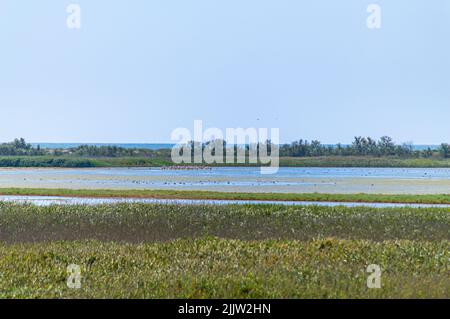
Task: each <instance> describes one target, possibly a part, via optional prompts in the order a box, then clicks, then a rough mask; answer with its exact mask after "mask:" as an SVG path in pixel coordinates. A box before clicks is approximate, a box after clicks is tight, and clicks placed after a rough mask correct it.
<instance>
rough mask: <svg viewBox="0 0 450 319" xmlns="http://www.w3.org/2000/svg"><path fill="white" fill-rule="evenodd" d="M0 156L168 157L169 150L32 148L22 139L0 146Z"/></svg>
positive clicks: (84, 147) (104, 147)
mask: <svg viewBox="0 0 450 319" xmlns="http://www.w3.org/2000/svg"><path fill="white" fill-rule="evenodd" d="M0 156H74V157H155V158H156V157H168V156H170V150H150V149H138V148H124V147H118V146H115V145H106V146H93V145H80V146H78V147H73V148H67V149H63V148H60V149H44V148H41V147H40V146H39V145H37V146H36V147H33V146H32V145H31V144H29V143H27V142H26V141H25V140H24V139H23V138H19V139H15V140H14V141H12V142H9V143H2V144H0Z"/></svg>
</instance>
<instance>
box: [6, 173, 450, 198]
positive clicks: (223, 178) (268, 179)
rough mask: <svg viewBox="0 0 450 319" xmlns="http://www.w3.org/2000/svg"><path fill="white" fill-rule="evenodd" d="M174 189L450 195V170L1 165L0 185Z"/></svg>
mask: <svg viewBox="0 0 450 319" xmlns="http://www.w3.org/2000/svg"><path fill="white" fill-rule="evenodd" d="M7 187H31V188H72V189H172V190H205V191H224V192H273V193H314V192H318V193H379V194H448V193H450V169H448V168H442V169H433V168H284V167H283V168H280V169H279V171H278V172H277V173H276V174H273V175H261V173H260V169H259V168H242V167H233V168H231V167H228V168H212V169H211V170H161V169H159V168H88V169H73V168H70V169H60V168H51V169H48V168H25V169H24V168H4V169H0V188H7Z"/></svg>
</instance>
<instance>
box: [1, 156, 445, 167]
mask: <svg viewBox="0 0 450 319" xmlns="http://www.w3.org/2000/svg"><path fill="white" fill-rule="evenodd" d="M173 165H179V164H174V163H173V162H172V161H171V159H170V158H169V157H167V158H165V157H164V158H150V157H73V156H0V167H74V168H75V167H78V168H80V167H160V166H173ZM189 165H191V164H189ZM202 165H206V164H202ZM207 166H258V165H256V164H230V163H229V164H221V165H215V164H213V165H207ZM280 166H281V167H406V168H412V167H421V168H449V167H450V159H439V158H398V157H370V156H322V157H281V158H280Z"/></svg>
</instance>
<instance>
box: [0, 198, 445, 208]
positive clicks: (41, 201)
mask: <svg viewBox="0 0 450 319" xmlns="http://www.w3.org/2000/svg"><path fill="white" fill-rule="evenodd" d="M0 201H3V202H13V203H19V204H25V203H28V204H33V205H37V206H50V205H100V204H120V203H144V204H166V205H169V204H178V205H248V204H259V205H264V204H265V205H283V206H311V205H317V206H328V207H330V206H345V207H358V206H363V207H376V208H383V207H415V208H421V207H422V208H429V207H448V208H450V204H449V205H445V204H397V203H357V202H349V203H343V202H306V201H269V200H263V201H257V200H203V199H202V200H196V199H154V198H151V199H150V198H149V199H143V198H78V197H56V196H0Z"/></svg>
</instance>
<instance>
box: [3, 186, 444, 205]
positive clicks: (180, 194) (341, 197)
mask: <svg viewBox="0 0 450 319" xmlns="http://www.w3.org/2000/svg"><path fill="white" fill-rule="evenodd" d="M0 195H30V196H33V195H34V196H70V197H101V198H107V197H123V198H159V199H200V200H201V199H204V200H207V199H218V200H220V199H222V200H226V199H228V200H271V201H317V202H364V203H410V204H413V203H417V204H450V194H436V195H434V194H431V195H408V194H393V195H390V194H324V193H305V194H294V193H231V192H211V191H179V190H148V189H145V190H140V189H131V190H112V189H54V188H0Z"/></svg>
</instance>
